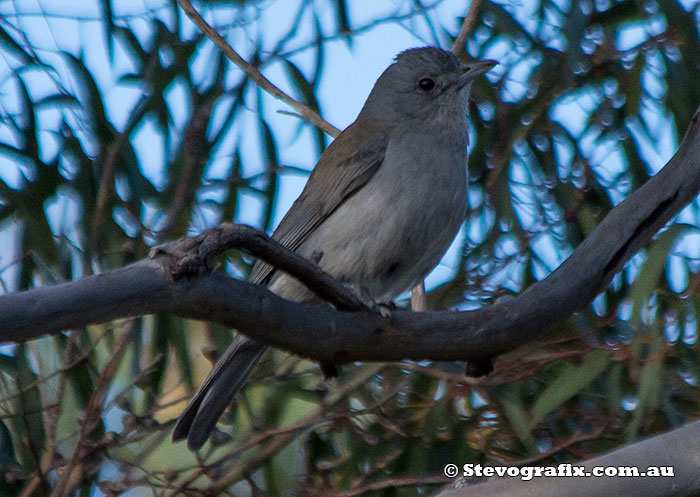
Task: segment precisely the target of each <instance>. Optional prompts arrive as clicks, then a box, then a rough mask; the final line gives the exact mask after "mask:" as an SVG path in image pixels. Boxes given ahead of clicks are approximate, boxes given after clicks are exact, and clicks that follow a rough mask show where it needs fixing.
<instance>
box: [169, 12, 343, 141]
mask: <svg viewBox="0 0 700 497" xmlns="http://www.w3.org/2000/svg"><path fill="white" fill-rule="evenodd" d="M177 3H178V4H179V5H180V7H181V8H182V10H183V11H185V14H187V17H189V18H190V20H191V21H192V22H193V23H195V24H196V25H197V27H198V28H199V29H200V30H201V31H202V33H204V34H205V35H206V37H207V38H209V39H210V40H211V41H212V42H213V43H214V44H215V45H216V46H217V47H219V49H221V51H222V52H223V53H224V55H226V57H228V59H229V60H230V61H231V62H233V63H234V64H236V66H238V67H239V68H240V69H242V70H243V72H245V73H246V74H247V75H248V77H249V78H250V79H252V80H253V81H254V82H255V84H257V85H258V86H259V87H260V88H261V89H262V90H264V91H266V92H267V93H269V94H270V95H272V96H273V97H275V98H277V99H279V100H282V101H283V102H286V103H287V104H289V106H290V107H292V108H293V109H294V110H295V111H297V112H298V113H299V115H300V116H301V117H302V119H305V120H306V121H309V122H310V123H313V124H314V125H315V126H317V127H318V128H320V129H321V130H323V132H325V133H328V134H329V135H331V136H337V135H339V134H340V130H339V129H338V128H336V127H335V126H333V125H332V124H330V123H329V122H328V121H326V120H325V119H323V118H322V117H321V116H320V115H318V113H317V112H315V111H314V110H312V109H311V108H310V107H308V106H307V105H304V104H303V103H301V102H299V101H298V100H295V99H293V98H292V97H290V96H289V95H287V94H286V93H284V92H283V91H282V90H280V89H279V88H278V87H277V86H275V85H274V84H273V83H272V82H271V81H270V80H269V79H267V78H266V77H265V76H263V75H262V73H261V72H260V71H259V70H258V69H257V68H256V67H255V66H253V65H252V64H249V63H248V62H246V61H245V60H243V58H242V57H241V56H240V55H238V52H236V51H235V50H234V49H233V47H231V45H229V44H228V42H227V41H226V40H225V39H224V38H223V37H222V36H221V35H220V34H219V33H217V31H216V30H215V29H214V28H213V27H211V26H210V25H209V24H208V23H207V21H205V20H204V18H202V16H201V15H199V12H197V10H196V9H195V8H194V7H193V6H192V3H191V2H190V0H177Z"/></svg>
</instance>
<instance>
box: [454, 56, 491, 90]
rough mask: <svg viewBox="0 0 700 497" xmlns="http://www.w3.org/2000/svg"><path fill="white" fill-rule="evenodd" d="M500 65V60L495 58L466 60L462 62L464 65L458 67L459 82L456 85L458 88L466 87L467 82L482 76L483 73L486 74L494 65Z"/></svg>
mask: <svg viewBox="0 0 700 497" xmlns="http://www.w3.org/2000/svg"><path fill="white" fill-rule="evenodd" d="M496 65H498V62H496V61H495V60H488V59H486V60H472V61H469V62H465V63H464V64H462V66H461V67H460V68H459V69H458V71H459V73H460V74H459V76H458V77H457V82H456V86H457V88H458V89H462V88H464V87H465V86H466V85H467V83H469V82H470V81H473V80H474V79H475V78H477V77H478V76H481V75H482V74H486V73H487V72H489V71H490V70H491V68H492V67H493V66H496Z"/></svg>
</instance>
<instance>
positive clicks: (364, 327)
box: [0, 110, 700, 363]
mask: <svg viewBox="0 0 700 497" xmlns="http://www.w3.org/2000/svg"><path fill="white" fill-rule="evenodd" d="M699 117H700V110H698V111H696V113H695V115H694V117H693V119H692V122H691V124H690V127H689V128H688V131H687V133H686V135H685V137H684V139H683V141H682V143H681V145H680V148H679V150H678V151H677V152H676V154H675V155H674V156H673V158H672V159H671V160H670V161H669V162H668V164H667V165H666V166H665V167H664V168H663V169H662V170H661V171H659V173H658V174H657V175H656V176H654V177H653V178H651V179H650V180H649V181H647V183H646V184H644V185H643V186H642V187H641V188H639V189H638V190H637V191H636V192H635V193H634V194H633V195H631V196H630V197H629V198H627V199H626V200H625V201H624V202H622V203H620V204H619V205H617V206H616V207H615V208H614V209H613V210H612V211H610V213H609V214H608V216H607V217H606V218H605V219H604V220H603V221H602V222H601V223H600V225H599V226H598V227H597V228H596V229H595V230H594V231H593V232H592V233H591V235H590V236H589V237H588V238H587V239H586V240H584V242H583V243H582V244H581V245H580V246H579V247H578V248H577V249H576V250H575V251H574V252H573V254H572V255H571V256H570V257H569V258H568V259H567V260H566V261H564V263H563V264H562V265H561V266H560V267H559V268H558V269H556V270H555V271H554V272H553V273H552V274H550V275H549V276H548V277H547V278H546V279H544V280H542V281H540V282H538V283H536V284H534V285H532V286H531V287H529V288H527V289H526V290H525V291H524V292H523V293H522V294H521V295H519V296H518V297H516V298H513V299H511V300H506V301H501V302H499V303H496V304H494V305H493V306H490V307H487V308H484V309H480V310H476V311H462V312H457V311H432V312H417V313H411V312H408V311H401V310H398V311H394V312H392V313H391V315H390V317H389V318H385V317H383V316H382V315H381V314H380V313H378V312H374V311H371V310H361V311H358V312H345V311H336V310H333V309H331V308H329V307H323V306H318V307H308V306H304V305H301V304H297V303H294V302H290V301H287V300H284V299H282V298H280V297H278V296H276V295H274V294H272V293H271V292H269V291H268V290H267V289H265V288H263V287H260V286H256V285H253V284H250V283H248V282H245V281H239V280H236V279H234V278H232V277H229V276H227V275H225V274H220V273H205V274H199V275H196V274H194V275H193V274H192V271H191V270H190V271H187V272H186V275H185V276H184V277H179V278H176V277H175V276H179V274H178V270H177V264H175V265H173V264H174V263H173V260H172V258H171V256H169V255H167V254H164V253H159V254H155V255H154V256H153V257H152V258H150V259H147V260H143V261H140V262H138V263H136V264H133V265H130V266H127V267H124V268H121V269H118V270H115V271H112V272H109V273H105V274H101V275H97V276H91V277H88V278H85V279H83V280H80V281H76V282H71V283H65V284H63V285H58V286H55V287H47V288H38V289H34V290H30V291H26V292H20V293H16V294H9V295H4V296H2V297H0V316H3V319H2V323H0V340H2V341H20V340H28V339H31V338H34V337H37V336H39V335H42V334H47V333H57V332H60V331H61V330H63V329H69V328H75V327H82V326H85V325H87V324H89V323H96V322H105V321H108V320H112V319H115V318H119V317H131V316H138V315H143V314H149V313H155V312H171V313H173V314H176V315H178V316H182V317H187V318H192V319H201V320H208V321H215V322H218V323H221V324H223V325H226V326H229V327H232V328H237V329H238V330H239V331H240V332H241V333H243V334H245V335H248V336H249V337H251V338H253V339H255V340H258V341H261V342H264V343H266V344H268V345H272V346H274V347H279V348H282V349H286V350H289V351H291V352H294V353H297V354H299V355H302V356H305V357H309V358H311V359H314V360H317V361H319V362H332V363H347V362H352V361H357V360H364V361H396V360H402V359H413V360H421V359H430V360H442V361H455V360H484V359H489V358H493V357H495V356H497V355H499V354H502V353H504V352H507V351H510V350H513V349H515V348H517V347H518V346H520V345H522V344H524V343H528V342H531V341H532V340H533V339H535V338H537V337H539V336H541V335H543V334H544V333H545V332H546V330H547V329H548V328H549V327H551V326H552V325H553V324H555V323H557V322H558V321H560V320H562V319H564V318H566V317H568V316H569V315H571V314H572V313H573V312H576V311H577V310H580V309H582V308H583V307H585V306H586V305H587V304H588V303H589V302H590V301H591V300H592V299H593V298H594V297H595V296H596V295H597V294H598V293H600V292H601V291H602V290H604V289H605V287H606V286H607V285H608V283H609V282H610V280H611V279H612V277H613V276H614V275H615V274H616V273H617V272H618V271H619V270H620V269H621V268H622V266H623V265H624V264H625V262H626V261H627V260H629V258H630V257H632V255H634V253H635V252H636V251H637V250H639V249H640V248H641V247H643V246H644V245H646V244H647V243H648V242H649V241H650V240H651V238H652V237H653V236H654V234H655V233H656V232H657V231H658V230H660V229H661V228H662V227H663V226H664V225H665V224H666V223H667V222H668V221H670V220H671V219H672V218H673V216H674V215H675V214H676V213H677V212H678V211H680V209H682V208H683V207H684V206H685V205H686V204H688V203H689V202H690V201H691V200H692V199H693V198H695V196H696V195H697V194H698V191H700V122H698V121H699ZM182 243H190V244H193V245H195V246H196V245H197V244H196V243H193V242H191V241H188V240H185V241H184V242H182ZM270 243H272V244H273V245H274V242H273V241H270ZM227 246H228V245H227ZM197 250H199V248H198V249H197ZM281 250H282V251H284V249H281ZM250 251H251V252H252V253H254V254H255V255H262V256H263V258H264V259H265V260H267V261H271V256H270V254H264V253H263V251H261V250H259V249H257V248H251V249H250ZM291 257H292V256H291V255H290V254H287V255H286V256H284V257H283V258H291ZM195 259H196V257H195ZM277 263H278V264H279V260H278V261H277ZM291 266H292V265H291V264H290V265H289V266H288V267H287V269H288V270H289V271H290V272H291V271H293V269H290V267H291ZM173 272H174V273H175V276H173ZM181 273H182V271H181V270H180V274H181ZM295 274H297V277H298V278H300V279H301V280H302V281H304V282H306V283H309V282H311V284H310V288H312V289H315V291H317V293H318V292H319V291H320V290H319V287H318V279H314V277H313V275H312V276H309V275H308V274H307V275H302V273H295ZM329 291H330V292H331V293H332V292H334V291H335V290H333V289H332V288H331V289H330V290H329ZM338 298H339V299H340V297H338Z"/></svg>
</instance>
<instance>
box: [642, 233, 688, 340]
mask: <svg viewBox="0 0 700 497" xmlns="http://www.w3.org/2000/svg"><path fill="white" fill-rule="evenodd" d="M689 230H697V228H696V227H694V226H690V225H688V224H682V223H679V224H672V225H671V226H669V227H668V229H667V230H666V231H664V232H663V233H661V234H660V235H659V236H658V237H657V238H656V240H654V241H653V242H652V244H651V246H650V247H649V248H648V249H647V253H646V260H645V261H644V264H643V265H642V268H641V269H640V271H639V274H638V275H637V278H636V279H635V280H634V283H632V286H631V288H630V292H629V295H630V298H631V300H632V317H631V323H632V326H633V327H634V328H638V327H640V326H641V324H642V321H641V320H642V308H643V307H644V305H645V303H646V302H647V300H648V299H649V297H651V295H652V294H654V293H656V291H657V289H658V287H659V280H660V279H661V275H662V274H663V272H664V268H665V267H666V260H667V258H668V253H669V252H670V250H671V248H672V247H673V245H674V244H675V243H676V240H678V237H679V236H680V235H682V234H683V233H686V232H687V231H689Z"/></svg>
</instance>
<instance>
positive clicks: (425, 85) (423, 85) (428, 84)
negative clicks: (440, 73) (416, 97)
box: [418, 78, 435, 91]
mask: <svg viewBox="0 0 700 497" xmlns="http://www.w3.org/2000/svg"><path fill="white" fill-rule="evenodd" d="M418 88H420V89H421V90H423V91H430V90H432V89H433V88H435V81H433V79H431V78H422V79H421V80H420V81H418Z"/></svg>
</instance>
